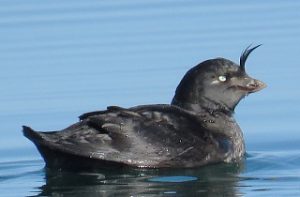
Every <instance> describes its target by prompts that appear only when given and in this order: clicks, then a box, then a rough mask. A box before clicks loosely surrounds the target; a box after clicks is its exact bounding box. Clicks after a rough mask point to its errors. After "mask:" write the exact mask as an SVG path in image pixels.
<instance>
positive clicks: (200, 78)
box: [23, 45, 266, 170]
mask: <svg viewBox="0 0 300 197" xmlns="http://www.w3.org/2000/svg"><path fill="white" fill-rule="evenodd" d="M259 46H260V45H257V46H255V47H251V45H250V46H248V47H247V48H246V49H245V50H244V51H243V52H242V54H241V56H240V62H239V64H237V63H234V62H233V61H231V60H228V59H225V58H214V59H209V60H206V61H203V62H201V63H199V64H198V65H196V66H195V67H193V68H191V69H190V70H188V71H187V73H186V74H185V75H184V76H183V78H182V80H181V81H180V83H179V85H178V86H177V88H176V91H175V95H174V97H173V99H172V101H171V103H170V104H149V105H139V106H134V107H129V108H123V107H120V106H108V107H107V109H105V110H100V111H93V112H88V113H85V114H82V115H81V116H79V121H78V122H76V123H74V124H73V125H71V126H69V127H67V128H65V129H62V130H60V131H48V132H41V131H35V130H33V129H31V128H30V127H28V126H23V134H24V136H25V137H27V138H28V139H29V140H31V141H32V142H33V143H34V144H35V146H36V147H37V149H38V151H39V152H40V154H41V156H42V157H43V159H44V161H45V167H46V168H50V169H71V170H97V169H115V168H194V167H201V166H205V165H210V164H216V163H236V162H240V161H241V160H243V158H244V157H245V152H246V150H245V142H244V138H243V133H242V130H241V128H240V127H239V125H238V123H237V122H236V120H235V118H234V110H235V108H236V106H237V104H238V103H239V102H240V100H241V99H243V98H244V97H245V96H247V95H249V94H251V93H254V92H257V91H260V90H262V89H263V88H265V87H266V84H265V83H263V82H262V81H260V80H258V79H254V78H252V77H250V76H249V75H248V74H247V73H246V69H245V64H246V60H247V58H248V56H249V55H250V54H251V52H252V51H254V50H255V49H256V48H258V47H259Z"/></svg>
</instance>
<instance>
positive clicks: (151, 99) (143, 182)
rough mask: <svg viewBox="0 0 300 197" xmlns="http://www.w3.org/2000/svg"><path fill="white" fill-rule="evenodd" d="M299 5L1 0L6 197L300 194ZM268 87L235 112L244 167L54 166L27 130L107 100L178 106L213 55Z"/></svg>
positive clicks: (67, 120)
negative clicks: (242, 65)
mask: <svg viewBox="0 0 300 197" xmlns="http://www.w3.org/2000/svg"><path fill="white" fill-rule="evenodd" d="M299 10H300V2H297V1H291V0H290V1H279V0H274V1H259V0H254V1H249V2H241V1H235V0H232V1H215V2H212V1H196V0H165V1H159V0H151V1H150V0H144V1H137V0H122V1H120V0H116V1H106V0H102V1H96V0H95V1H92V0H91V1H83V0H75V1H71V2H70V1H61V0H51V1H50V0H46V1H37V0H27V1H21V0H15V1H7V0H3V1H0V69H1V71H0V93H1V94H0V95H1V96H0V119H1V122H0V123H1V124H0V134H1V137H0V196H38V195H40V196H51V195H52V196H83V195H85V196H95V195H98V196H153V195H156V196H158V195H161V196H200V195H202V196H300V143H299V142H300V132H299V126H298V124H299V121H300V119H299V117H300V116H299V114H300V105H299V98H300V91H299V73H300V59H299V51H300V36H299V35H300V12H299ZM251 43H253V44H263V46H262V47H260V48H259V49H257V50H256V51H255V52H254V53H253V54H252V55H251V57H250V58H249V60H248V61H247V71H248V73H249V74H250V75H251V76H253V77H256V78H258V79H260V80H262V81H264V82H266V83H267V84H268V88H267V89H265V90H263V91H261V92H259V93H255V94H253V95H250V96H249V97H247V98H246V99H245V100H243V101H242V102H241V103H240V104H239V106H238V107H237V109H236V114H235V116H236V119H237V121H238V122H239V124H240V126H241V128H242V130H243V131H244V136H245V141H246V145H247V152H248V156H247V158H246V160H245V161H244V163H243V164H241V165H239V166H235V165H224V164H220V165H214V166H207V167H204V168H199V169H182V170H130V171H129V170H128V171H114V172H99V173H94V174H91V173H88V172H87V173H80V174H79V173H68V172H55V171H49V170H47V169H44V168H43V167H44V162H43V160H42V159H41V157H40V156H39V154H38V152H37V150H36V148H35V147H34V146H33V144H32V143H31V142H29V141H28V140H27V139H25V138H24V137H23V136H22V134H21V125H30V126H32V127H33V128H34V129H36V130H58V129H62V128H64V127H67V126H68V125H70V124H72V123H74V122H76V121H77V120H78V119H77V117H78V116H79V115H80V114H82V113H84V112H87V111H93V110H99V109H104V108H105V107H106V106H108V105H119V106H122V107H130V106H135V105H139V104H150V103H169V102H170V100H171V98H172V97H173V95H174V90H175V88H176V86H177V85H178V83H179V81H180V79H181V77H182V76H183V75H184V73H185V72H186V71H187V70H188V69H189V68H191V67H192V66H194V65H196V64H197V63H199V62H201V61H203V60H206V59H209V58H214V57H225V58H228V59H231V60H233V61H235V62H238V59H239V56H240V54H241V52H242V50H243V49H244V48H245V47H246V46H248V45H249V44H251Z"/></svg>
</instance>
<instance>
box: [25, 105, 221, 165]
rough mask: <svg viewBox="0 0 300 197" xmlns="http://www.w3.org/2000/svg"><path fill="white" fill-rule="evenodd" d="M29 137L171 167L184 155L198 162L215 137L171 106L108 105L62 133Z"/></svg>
mask: <svg viewBox="0 0 300 197" xmlns="http://www.w3.org/2000/svg"><path fill="white" fill-rule="evenodd" d="M32 136H35V137H31V138H30V139H31V140H32V141H34V142H35V144H37V145H39V146H43V147H48V148H50V149H52V150H55V151H62V152H65V153H68V154H72V155H76V156H81V157H86V158H93V159H99V160H106V161H113V162H118V163H124V164H128V165H134V166H148V167H157V166H168V165H174V164H175V163H176V162H182V158H184V159H183V160H184V161H186V162H187V163H188V162H189V159H191V158H193V159H199V162H200V161H201V159H203V158H204V157H205V156H206V155H207V154H208V153H209V152H210V153H211V152H213V149H214V148H215V147H214V143H213V141H212V139H214V137H212V136H211V133H209V132H208V131H207V130H205V129H204V128H203V127H202V126H201V124H200V122H199V120H198V119H197V118H196V116H194V115H193V114H190V113H188V112H185V111H183V110H182V109H180V108H177V107H174V106H170V105H150V106H140V107H135V108H130V109H124V108H119V107H110V108H108V109H107V110H106V111H101V112H97V113H90V114H88V115H84V116H82V118H81V121H80V122H78V123H76V124H74V125H72V126H70V127H68V128H66V129H64V130H62V131H58V132H45V133H40V132H38V133H35V135H32ZM170 162H173V164H172V163H170ZM187 165H188V164H187Z"/></svg>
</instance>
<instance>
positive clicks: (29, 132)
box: [22, 126, 42, 143]
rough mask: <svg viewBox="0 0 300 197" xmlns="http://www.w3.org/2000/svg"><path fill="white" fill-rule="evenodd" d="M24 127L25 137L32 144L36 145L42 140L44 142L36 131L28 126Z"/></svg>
mask: <svg viewBox="0 0 300 197" xmlns="http://www.w3.org/2000/svg"><path fill="white" fill-rule="evenodd" d="M22 127H23V135H24V136H25V137H27V138H28V139H29V140H31V141H32V142H34V143H36V142H38V141H40V140H42V137H41V135H39V133H38V132H36V131H34V130H33V129H32V128H30V127H28V126H22Z"/></svg>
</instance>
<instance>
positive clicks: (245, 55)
mask: <svg viewBox="0 0 300 197" xmlns="http://www.w3.org/2000/svg"><path fill="white" fill-rule="evenodd" d="M260 46H261V44H260V45H257V46H255V47H253V48H250V47H251V45H249V46H248V47H247V48H246V49H245V50H244V52H243V53H242V55H241V57H240V67H241V70H242V71H244V72H245V64H246V61H247V58H248V56H249V55H250V53H251V52H252V51H254V50H255V49H256V48H258V47H260Z"/></svg>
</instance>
